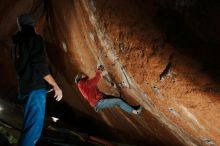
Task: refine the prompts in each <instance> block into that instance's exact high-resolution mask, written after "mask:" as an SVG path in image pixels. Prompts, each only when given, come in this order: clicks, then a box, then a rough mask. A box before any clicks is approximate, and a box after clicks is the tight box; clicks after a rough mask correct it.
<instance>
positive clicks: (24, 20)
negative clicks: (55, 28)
mask: <svg viewBox="0 0 220 146" xmlns="http://www.w3.org/2000/svg"><path fill="white" fill-rule="evenodd" d="M18 23H19V24H20V26H24V25H28V26H32V27H34V26H35V21H34V20H33V19H32V18H31V16H30V15H29V14H23V15H21V16H18Z"/></svg>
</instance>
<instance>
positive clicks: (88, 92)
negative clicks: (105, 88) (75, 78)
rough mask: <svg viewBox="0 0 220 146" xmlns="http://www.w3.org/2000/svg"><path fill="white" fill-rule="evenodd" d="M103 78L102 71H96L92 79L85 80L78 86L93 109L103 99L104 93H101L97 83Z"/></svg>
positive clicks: (86, 78)
mask: <svg viewBox="0 0 220 146" xmlns="http://www.w3.org/2000/svg"><path fill="white" fill-rule="evenodd" d="M100 78H101V71H100V70H96V74H95V76H94V77H93V78H92V79H88V77H85V78H83V79H82V80H80V81H79V83H78V84H77V86H78V88H79V91H80V92H81V93H82V95H83V97H84V98H85V99H86V100H87V101H88V102H89V104H90V105H91V106H92V107H95V106H96V103H97V102H98V101H99V100H100V99H102V96H103V93H102V92H100V91H99V89H98V87H97V83H98V81H99V80H100Z"/></svg>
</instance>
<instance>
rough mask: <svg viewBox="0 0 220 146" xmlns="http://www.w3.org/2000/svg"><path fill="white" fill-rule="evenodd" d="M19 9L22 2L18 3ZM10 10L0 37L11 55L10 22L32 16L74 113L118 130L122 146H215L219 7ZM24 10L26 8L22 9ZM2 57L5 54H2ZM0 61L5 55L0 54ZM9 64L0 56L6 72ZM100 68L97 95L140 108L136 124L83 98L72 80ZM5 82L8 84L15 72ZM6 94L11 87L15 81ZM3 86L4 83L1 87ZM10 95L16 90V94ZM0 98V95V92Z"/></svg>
mask: <svg viewBox="0 0 220 146" xmlns="http://www.w3.org/2000/svg"><path fill="white" fill-rule="evenodd" d="M24 2H25V1H24ZM11 3H13V5H9V4H7V5H5V7H9V6H11V8H12V6H13V8H15V10H16V13H15V14H12V13H11V12H9V11H6V9H3V10H4V13H8V14H10V15H9V18H8V19H6V18H4V17H2V18H3V20H5V22H4V21H3V23H1V24H0V28H3V27H6V22H7V23H8V22H10V23H9V24H10V25H9V28H7V29H5V30H4V31H3V30H0V33H1V36H4V40H3V39H2V38H1V39H2V40H3V41H1V42H0V43H1V44H6V45H4V46H5V48H6V49H7V48H9V45H8V44H10V43H9V42H8V40H9V36H10V35H11V34H12V32H14V31H15V21H14V20H15V18H16V15H19V14H21V13H24V12H25V11H26V12H28V11H31V12H32V13H33V16H35V17H36V19H37V20H38V27H37V28H38V29H37V31H38V32H39V33H41V34H42V35H43V36H44V38H45V44H46V47H47V52H48V56H49V59H50V64H51V66H52V72H53V74H54V76H56V79H57V80H58V81H59V84H60V85H61V87H62V88H63V91H64V101H65V102H66V103H67V104H68V105H70V106H71V107H72V108H73V109H77V110H79V111H80V112H83V113H85V114H88V115H91V116H92V117H93V118H95V119H96V120H98V121H99V122H101V123H105V124H106V125H108V126H109V127H111V128H112V129H114V130H116V131H119V133H121V135H118V137H119V138H121V140H122V141H124V142H126V143H133V144H137V143H139V142H141V143H144V144H145V145H147V144H148V145H169V146H170V145H173V146H180V145H187V146H189V145H190V146H191V145H192V146H194V145H204V146H205V145H210V146H214V145H216V146H217V145H219V144H220V139H219V135H220V132H219V128H220V124H219V123H220V121H219V118H218V117H219V116H220V115H219V108H220V101H219V93H220V92H219V89H220V87H219V84H218V81H219V77H218V73H219V57H218V54H219V51H218V48H219V45H220V44H219V43H218V39H219V27H218V25H217V24H220V22H219V20H218V19H216V18H217V16H219V15H218V11H217V10H218V8H219V5H218V2H217V1H216V2H215V1H213V2H211V3H209V5H208V4H207V2H205V1H203V0H202V1H198V0H193V1H187V0H175V1H170V0H166V1H160V0H157V1H153V0H120V1H118V0H76V1H73V0H63V1H52V0H48V1H40V0H39V1H33V3H31V2H30V3H26V4H25V5H23V6H21V5H19V4H20V3H18V2H16V3H15V2H13V1H11ZM27 7H29V8H31V7H32V9H28V10H26V8H27ZM2 52H3V53H4V54H7V51H6V52H4V51H2ZM3 56H4V55H3ZM8 60H9V58H5V57H2V59H1V64H2V66H4V68H5V70H12V69H11V68H12V67H9V68H7V66H8V65H7V64H10V63H9V61H8ZM97 64H103V65H104V66H105V69H106V71H107V77H106V78H104V79H102V80H101V81H100V83H99V88H100V89H101V90H102V91H104V92H106V93H108V94H113V95H116V96H118V95H120V94H121V95H123V98H124V99H125V100H126V101H127V102H129V103H130V104H134V105H137V104H141V105H143V107H144V112H143V114H142V116H141V117H135V116H132V115H128V114H126V113H124V112H123V111H121V110H120V109H118V108H114V109H106V110H103V111H101V112H100V113H95V112H94V110H93V109H92V108H91V107H90V106H89V105H88V103H87V102H86V101H85V100H84V99H83V97H82V96H81V94H80V93H79V91H78V90H77V88H76V86H75V85H74V76H75V75H76V74H77V73H78V72H84V73H86V74H88V76H90V77H91V76H93V75H94V71H95V69H96V66H97ZM6 74H7V73H6V71H4V72H2V75H3V76H7V77H9V78H10V77H11V76H13V73H10V74H8V75H6ZM10 82H11V84H9V87H12V85H13V86H15V84H14V83H13V80H11V81H10ZM0 83H1V85H3V84H4V83H5V82H3V81H2V82H0ZM14 88H15V87H14ZM2 93H3V90H2Z"/></svg>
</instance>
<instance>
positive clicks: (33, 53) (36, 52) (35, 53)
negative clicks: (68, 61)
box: [30, 35, 50, 78]
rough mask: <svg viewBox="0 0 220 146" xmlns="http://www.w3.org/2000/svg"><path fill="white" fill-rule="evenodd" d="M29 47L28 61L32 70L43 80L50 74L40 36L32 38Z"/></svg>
mask: <svg viewBox="0 0 220 146" xmlns="http://www.w3.org/2000/svg"><path fill="white" fill-rule="evenodd" d="M31 45H32V46H31V47H30V49H31V50H30V60H31V64H32V66H33V68H34V70H35V71H36V72H37V73H39V75H40V76H41V77H42V78H43V77H45V76H46V75H48V74H50V72H49V69H48V64H47V63H48V62H47V55H46V51H45V49H44V43H43V39H42V37H41V36H39V35H37V36H35V37H34V38H33V40H32V43H31Z"/></svg>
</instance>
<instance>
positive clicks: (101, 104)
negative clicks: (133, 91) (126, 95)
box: [95, 96, 134, 113]
mask: <svg viewBox="0 0 220 146" xmlns="http://www.w3.org/2000/svg"><path fill="white" fill-rule="evenodd" d="M109 97H111V96H109ZM112 97H114V96H112ZM113 106H118V107H120V108H121V109H122V110H124V111H126V112H127V113H131V112H132V110H134V109H133V108H132V107H131V106H130V105H128V104H127V103H126V102H124V101H123V100H121V99H120V98H115V97H114V98H106V99H105V98H103V99H101V100H99V101H98V102H97V104H96V107H95V110H96V111H97V112H98V111H99V110H101V109H104V108H111V107H113Z"/></svg>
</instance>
